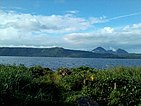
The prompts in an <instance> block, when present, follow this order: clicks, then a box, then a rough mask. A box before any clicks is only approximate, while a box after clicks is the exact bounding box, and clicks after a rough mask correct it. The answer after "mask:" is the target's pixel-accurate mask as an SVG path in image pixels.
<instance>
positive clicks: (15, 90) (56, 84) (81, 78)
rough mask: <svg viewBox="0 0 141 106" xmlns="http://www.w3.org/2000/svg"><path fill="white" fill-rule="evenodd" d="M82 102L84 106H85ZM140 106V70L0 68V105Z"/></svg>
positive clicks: (12, 66)
mask: <svg viewBox="0 0 141 106" xmlns="http://www.w3.org/2000/svg"><path fill="white" fill-rule="evenodd" d="M85 101H86V102H87V103H85ZM80 103H81V104H87V105H88V103H89V104H97V105H98V104H99V105H100V106H140V105H141V67H114V68H111V69H99V70H98V69H93V68H90V67H78V68H71V69H68V68H59V69H58V70H56V71H52V70H50V69H49V68H43V67H41V66H34V67H30V68H28V67H25V66H24V65H19V66H16V65H0V105H5V106H6V105H14V106H16V105H17V106H26V105H36V106H37V105H39V106H40V105H43V106H44V105H49V106H54V105H61V106H75V105H76V106H77V105H78V104H79V105H80Z"/></svg>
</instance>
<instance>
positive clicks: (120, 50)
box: [116, 49, 128, 55]
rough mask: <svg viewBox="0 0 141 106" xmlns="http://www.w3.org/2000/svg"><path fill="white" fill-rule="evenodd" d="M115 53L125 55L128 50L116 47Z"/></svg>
mask: <svg viewBox="0 0 141 106" xmlns="http://www.w3.org/2000/svg"><path fill="white" fill-rule="evenodd" d="M116 54H118V55H127V54H128V52H127V51H125V50H123V49H117V50H116Z"/></svg>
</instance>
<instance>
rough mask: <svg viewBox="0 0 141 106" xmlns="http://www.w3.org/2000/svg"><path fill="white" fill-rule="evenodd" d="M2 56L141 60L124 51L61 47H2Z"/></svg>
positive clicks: (140, 55)
mask: <svg viewBox="0 0 141 106" xmlns="http://www.w3.org/2000/svg"><path fill="white" fill-rule="evenodd" d="M0 56H29V57H76V58H80V57H82V58H137V59H138V58H141V54H135V53H132V54H131V53H128V52H127V51H125V50H123V49H117V50H116V51H113V50H105V49H104V48H102V47H97V48H95V49H93V50H92V51H82V50H70V49H64V48H61V47H54V48H22V47H0Z"/></svg>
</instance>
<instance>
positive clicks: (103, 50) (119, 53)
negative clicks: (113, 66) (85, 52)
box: [92, 47, 128, 55]
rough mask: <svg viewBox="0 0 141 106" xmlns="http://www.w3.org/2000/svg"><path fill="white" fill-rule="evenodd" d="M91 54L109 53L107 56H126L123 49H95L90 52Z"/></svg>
mask: <svg viewBox="0 0 141 106" xmlns="http://www.w3.org/2000/svg"><path fill="white" fill-rule="evenodd" d="M92 52H93V53H109V54H116V55H125V54H128V52H127V51H125V50H123V49H120V48H119V49H117V50H116V51H113V50H105V49H104V48H103V47H97V48H95V49H93V50H92Z"/></svg>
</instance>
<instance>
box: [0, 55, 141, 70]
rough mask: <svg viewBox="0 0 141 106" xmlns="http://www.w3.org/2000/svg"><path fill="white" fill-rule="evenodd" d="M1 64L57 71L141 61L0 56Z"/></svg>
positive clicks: (140, 64)
mask: <svg viewBox="0 0 141 106" xmlns="http://www.w3.org/2000/svg"><path fill="white" fill-rule="evenodd" d="M0 64H16V65H19V64H24V65H25V66H27V67H31V66H34V65H41V66H43V67H48V68H50V69H52V70H55V69H57V68H60V67H68V68H72V67H80V66H90V67H92V68H108V67H113V66H141V59H102V58H62V57H14V56H0Z"/></svg>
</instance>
